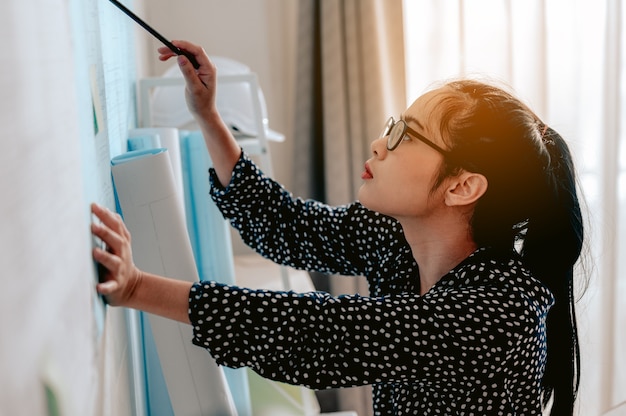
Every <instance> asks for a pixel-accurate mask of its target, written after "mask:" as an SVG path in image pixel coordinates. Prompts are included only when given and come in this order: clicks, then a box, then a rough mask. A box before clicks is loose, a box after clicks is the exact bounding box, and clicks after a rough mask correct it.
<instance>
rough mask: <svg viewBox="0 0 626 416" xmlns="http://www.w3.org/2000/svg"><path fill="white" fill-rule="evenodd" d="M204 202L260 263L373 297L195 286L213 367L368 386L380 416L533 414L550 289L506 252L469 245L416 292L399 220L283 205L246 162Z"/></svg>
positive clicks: (283, 196) (321, 384)
mask: <svg viewBox="0 0 626 416" xmlns="http://www.w3.org/2000/svg"><path fill="white" fill-rule="evenodd" d="M211 180H212V184H213V187H212V191H211V192H212V196H213V198H214V200H215V201H216V202H217V204H218V206H219V207H220V209H221V211H222V212H223V214H224V215H225V216H226V217H227V218H229V219H230V221H231V223H232V224H233V225H234V226H235V227H237V228H238V229H239V230H240V232H241V235H242V236H243V238H244V240H245V241H246V242H247V243H248V244H250V245H251V246H253V247H255V248H256V249H257V250H258V251H259V252H261V253H262V254H263V255H265V256H267V257H269V258H271V259H273V260H275V261H278V262H281V263H285V264H289V265H291V266H294V267H298V268H303V269H307V270H317V271H322V272H328V273H337V274H344V275H364V276H366V277H367V278H368V281H369V283H370V291H371V295H370V297H364V296H358V295H349V296H348V295H347V296H339V297H332V296H330V295H328V294H326V293H321V292H315V293H293V292H270V291H266V290H250V289H244V288H239V287H234V286H227V285H224V284H219V283H216V282H200V283H196V284H195V285H194V286H193V288H192V289H191V293H190V301H189V302H190V309H189V316H190V319H191V322H192V325H193V328H194V339H193V342H194V343H195V344H196V345H199V346H201V347H204V348H206V349H207V350H208V351H209V352H210V353H211V355H212V356H213V357H214V358H215V359H216V360H217V362H218V363H219V364H221V365H225V366H229V367H242V366H249V367H251V368H252V369H254V370H255V371H256V372H258V373H259V374H261V375H262V376H265V377H268V378H270V379H273V380H278V381H283V382H287V383H292V384H300V385H305V386H308V387H310V388H314V389H325V388H335V387H343V386H358V385H364V384H372V385H373V389H374V404H373V405H374V413H375V414H376V415H418V414H419V415H430V414H444V415H457V414H458V415H487V414H489V415H491V414H502V415H513V414H515V415H540V414H541V394H540V384H541V378H542V375H543V371H544V366H545V361H546V356H545V351H546V348H545V347H546V345H545V343H546V339H545V318H546V314H547V312H548V310H549V308H550V306H551V305H552V303H553V297H552V295H551V294H550V292H549V291H548V290H547V289H546V288H545V287H544V286H543V285H542V284H541V283H540V282H538V281H537V280H535V279H534V278H533V277H532V276H531V275H530V274H529V273H528V272H527V271H526V270H525V269H524V268H523V266H522V264H521V263H520V262H519V260H517V259H516V258H514V255H511V258H509V259H496V258H495V257H494V256H493V255H492V254H491V253H490V250H488V249H479V250H477V251H476V252H475V253H473V254H472V255H471V256H469V257H468V258H467V259H465V260H464V261H463V262H462V263H461V264H459V265H458V266H457V267H455V268H454V269H453V270H452V271H450V272H449V273H448V274H447V275H446V276H444V277H443V278H442V279H441V280H440V281H439V282H438V283H437V284H436V285H435V286H433V287H432V288H431V290H430V291H428V293H426V294H425V295H423V296H420V295H419V282H418V277H417V265H416V264H415V262H414V260H413V257H412V256H411V252H410V249H409V247H408V245H407V243H406V241H405V239H404V237H403V234H402V230H401V228H400V227H399V226H398V224H397V223H396V222H395V220H393V219H390V218H388V217H385V216H383V215H380V214H377V213H374V212H371V211H368V210H366V209H365V208H364V207H363V206H361V205H360V204H359V203H354V204H350V205H347V206H342V207H329V206H326V205H323V204H320V203H317V202H313V201H304V200H301V199H295V198H293V197H292V196H291V195H290V194H289V193H288V192H286V191H285V190H284V189H283V188H282V187H280V185H278V184H277V183H275V182H273V181H271V180H270V179H268V178H265V177H264V176H262V175H261V174H260V173H259V171H258V169H257V168H256V166H255V165H254V164H253V163H252V162H251V161H250V160H249V159H247V158H246V157H245V155H242V157H241V159H240V160H239V162H238V163H237V166H236V168H235V172H234V176H233V180H232V181H231V183H230V184H229V186H228V188H227V189H223V188H221V187H220V186H219V182H218V181H217V180H216V178H215V175H214V172H211Z"/></svg>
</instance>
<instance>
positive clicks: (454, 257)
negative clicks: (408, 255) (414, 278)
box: [401, 221, 478, 295]
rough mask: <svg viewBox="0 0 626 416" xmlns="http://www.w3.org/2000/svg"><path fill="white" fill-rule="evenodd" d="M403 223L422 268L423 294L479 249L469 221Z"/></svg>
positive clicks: (420, 271)
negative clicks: (428, 223)
mask: <svg viewBox="0 0 626 416" xmlns="http://www.w3.org/2000/svg"><path fill="white" fill-rule="evenodd" d="M401 224H402V228H403V230H404V235H405V237H406V240H407V242H408V243H409V246H410V247H411V251H412V253H413V258H414V259H415V261H416V262H417V265H418V268H419V276H420V294H422V295H423V294H425V293H426V292H428V291H429V290H430V289H431V288H432V287H433V286H434V285H435V284H436V283H437V282H438V281H439V280H441V278H442V277H443V276H445V275H446V274H447V273H448V272H449V271H450V270H452V269H453V268H454V267H455V266H456V265H458V264H459V263H461V262H462V261H463V260H464V259H466V258H467V257H468V256H469V255H470V254H472V253H473V252H474V251H475V250H476V249H477V248H478V247H477V245H476V243H475V242H474V240H473V239H472V236H471V233H470V230H469V225H468V224H467V223H466V222H465V223H464V224H463V222H461V223H456V224H455V223H454V221H452V222H443V223H442V222H440V223H435V224H431V225H424V224H417V223H414V222H410V221H404V222H403V221H401Z"/></svg>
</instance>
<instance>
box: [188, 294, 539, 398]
mask: <svg viewBox="0 0 626 416" xmlns="http://www.w3.org/2000/svg"><path fill="white" fill-rule="evenodd" d="M431 292H433V291H431ZM431 292H429V293H428V294H427V295H425V296H422V297H420V296H418V295H411V294H407V295H395V296H385V297H362V296H358V295H350V296H340V297H332V296H330V295H328V294H326V293H320V292H311V293H304V294H297V293H292V292H272V291H267V290H250V289H242V288H238V287H234V286H227V285H223V284H219V283H214V282H199V283H196V284H194V286H193V287H192V289H191V292H190V310H189V316H190V319H191V322H192V326H193V329H194V338H193V342H194V344H196V345H198V346H201V347H204V348H206V349H207V350H208V351H209V352H210V354H211V355H212V356H213V357H214V358H215V359H216V361H217V362H218V364H220V365H225V366H228V367H242V366H248V367H251V368H252V369H253V370H254V371H256V372H257V373H259V374H260V375H262V376H264V377H266V378H270V379H273V380H278V381H282V382H286V383H290V384H299V385H304V386H307V387H310V388H314V389H324V388H335V387H345V386H357V385H364V384H371V383H380V382H399V383H401V382H407V381H410V380H416V379H420V380H431V381H432V382H434V383H443V384H446V383H447V382H452V381H453V380H452V379H455V380H454V382H455V383H456V382H458V380H459V379H465V378H467V379H468V380H469V379H471V378H473V377H474V376H476V373H477V372H484V371H494V372H495V371H497V370H496V369H497V368H499V367H500V366H502V365H505V362H506V360H507V359H510V357H511V356H512V355H511V354H510V352H511V351H512V350H513V349H514V348H516V347H518V348H519V345H521V344H523V343H524V342H525V341H524V340H525V339H527V338H532V337H533V336H534V335H533V334H536V333H537V328H538V327H539V325H540V322H539V321H540V320H541V319H543V318H545V311H543V312H541V308H542V306H537V305H535V304H534V303H533V302H530V301H528V300H527V299H525V298H524V297H523V296H520V295H519V294H517V293H515V292H514V291H507V290H505V291H501V290H499V289H495V288H490V287H478V288H474V289H466V290H463V291H458V290H449V291H448V290H438V291H434V292H435V293H433V294H432V295H431ZM544 306H545V305H544ZM537 311H539V313H537ZM513 317H514V318H513ZM521 348H522V349H523V348H526V347H525V346H523V345H522V347H521ZM525 354H533V352H532V351H527V352H525ZM531 376H532V375H531Z"/></svg>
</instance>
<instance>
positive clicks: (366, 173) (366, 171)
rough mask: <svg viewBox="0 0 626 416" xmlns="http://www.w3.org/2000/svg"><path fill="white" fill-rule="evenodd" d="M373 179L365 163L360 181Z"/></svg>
mask: <svg viewBox="0 0 626 416" xmlns="http://www.w3.org/2000/svg"><path fill="white" fill-rule="evenodd" d="M373 177H374V175H372V171H371V170H370V167H369V165H368V164H367V163H365V170H364V171H363V173H361V179H363V180H366V179H372V178H373Z"/></svg>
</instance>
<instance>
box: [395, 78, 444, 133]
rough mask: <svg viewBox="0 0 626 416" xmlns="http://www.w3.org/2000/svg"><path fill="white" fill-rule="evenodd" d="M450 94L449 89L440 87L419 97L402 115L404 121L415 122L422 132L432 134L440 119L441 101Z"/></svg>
mask: <svg viewBox="0 0 626 416" xmlns="http://www.w3.org/2000/svg"><path fill="white" fill-rule="evenodd" d="M450 93H451V91H450V89H449V88H446V87H441V88H437V89H434V90H431V91H428V92H426V93H425V94H423V95H421V96H419V97H418V98H417V99H416V100H415V101H413V104H411V105H410V106H409V108H407V109H406V110H405V111H404V113H403V114H402V118H403V119H406V120H416V121H417V122H418V123H419V124H420V126H423V128H424V130H426V131H427V132H430V133H434V132H435V131H436V130H437V126H438V125H439V120H440V119H441V114H440V108H441V107H440V106H439V103H441V101H442V99H443V98H444V97H447V96H449V95H450Z"/></svg>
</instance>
